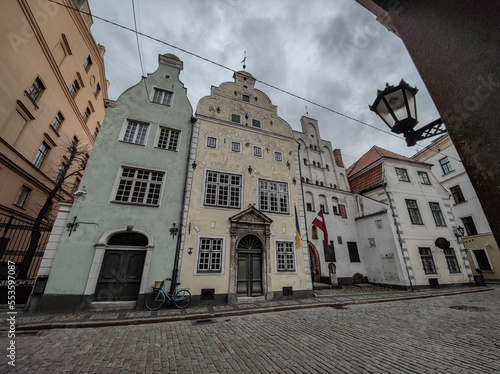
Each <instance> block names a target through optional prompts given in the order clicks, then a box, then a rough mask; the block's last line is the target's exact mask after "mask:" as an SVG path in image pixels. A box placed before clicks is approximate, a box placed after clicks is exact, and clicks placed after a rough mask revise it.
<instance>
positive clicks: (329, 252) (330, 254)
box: [323, 240, 337, 262]
mask: <svg viewBox="0 0 500 374" xmlns="http://www.w3.org/2000/svg"><path fill="white" fill-rule="evenodd" d="M323 248H324V251H325V261H326V262H335V261H337V260H336V258H335V247H334V246H333V240H330V245H328V246H324V247H323Z"/></svg>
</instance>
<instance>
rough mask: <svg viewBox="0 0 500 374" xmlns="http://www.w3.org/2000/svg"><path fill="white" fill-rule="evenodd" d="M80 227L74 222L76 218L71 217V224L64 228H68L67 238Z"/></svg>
mask: <svg viewBox="0 0 500 374" xmlns="http://www.w3.org/2000/svg"><path fill="white" fill-rule="evenodd" d="M78 226H80V224H79V223H78V222H76V216H74V217H73V222H70V223H67V224H66V227H67V228H68V231H69V234H68V236H71V233H72V232H73V231H76V229H77V228H78Z"/></svg>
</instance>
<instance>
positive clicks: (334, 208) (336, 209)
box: [332, 205, 339, 216]
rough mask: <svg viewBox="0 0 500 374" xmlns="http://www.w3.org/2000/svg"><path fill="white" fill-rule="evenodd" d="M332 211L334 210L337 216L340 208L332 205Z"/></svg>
mask: <svg viewBox="0 0 500 374" xmlns="http://www.w3.org/2000/svg"><path fill="white" fill-rule="evenodd" d="M332 212H333V214H335V215H336V216H338V215H339V211H338V208H337V207H336V206H335V205H332Z"/></svg>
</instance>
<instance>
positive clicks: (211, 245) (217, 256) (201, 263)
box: [198, 238, 224, 273]
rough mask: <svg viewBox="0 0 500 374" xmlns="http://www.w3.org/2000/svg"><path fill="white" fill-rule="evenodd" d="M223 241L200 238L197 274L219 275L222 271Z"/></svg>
mask: <svg viewBox="0 0 500 374" xmlns="http://www.w3.org/2000/svg"><path fill="white" fill-rule="evenodd" d="M223 243H224V241H223V239H214V238H200V247H199V251H198V272H200V273H220V272H221V271H222V246H223Z"/></svg>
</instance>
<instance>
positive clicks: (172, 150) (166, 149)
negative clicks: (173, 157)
mask: <svg viewBox="0 0 500 374" xmlns="http://www.w3.org/2000/svg"><path fill="white" fill-rule="evenodd" d="M123 143H128V142H123ZM131 144H135V143H131ZM138 145H142V144H138ZM154 148H155V149H160V150H162V151H170V152H179V150H178V149H168V148H162V147H154Z"/></svg>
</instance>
